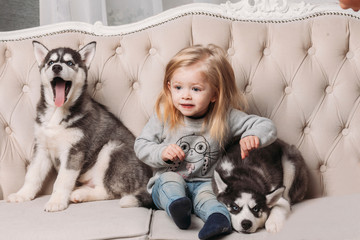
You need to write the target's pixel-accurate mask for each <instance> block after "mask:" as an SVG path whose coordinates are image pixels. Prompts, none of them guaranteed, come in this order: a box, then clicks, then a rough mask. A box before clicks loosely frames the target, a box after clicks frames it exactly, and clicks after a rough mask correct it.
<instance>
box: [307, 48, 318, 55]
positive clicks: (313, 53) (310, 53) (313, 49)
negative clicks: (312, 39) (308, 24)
mask: <svg viewBox="0 0 360 240" xmlns="http://www.w3.org/2000/svg"><path fill="white" fill-rule="evenodd" d="M315 53H316V50H315V48H314V47H310V48H309V49H308V54H309V55H315Z"/></svg>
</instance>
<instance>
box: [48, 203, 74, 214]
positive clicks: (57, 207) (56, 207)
mask: <svg viewBox="0 0 360 240" xmlns="http://www.w3.org/2000/svg"><path fill="white" fill-rule="evenodd" d="M68 205H69V204H68V203H67V202H50V201H49V202H47V203H46V204H45V209H44V210H45V211H46V212H58V211H62V210H65V209H66V208H67V207H68Z"/></svg>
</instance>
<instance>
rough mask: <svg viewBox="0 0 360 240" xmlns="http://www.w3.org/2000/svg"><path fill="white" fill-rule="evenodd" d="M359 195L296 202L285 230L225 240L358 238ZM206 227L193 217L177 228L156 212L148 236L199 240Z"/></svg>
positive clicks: (263, 230)
mask: <svg viewBox="0 0 360 240" xmlns="http://www.w3.org/2000/svg"><path fill="white" fill-rule="evenodd" d="M359 202H360V194H356V195H344V196H336V197H324V198H316V199H310V200H306V201H303V202H301V203H298V204H295V205H294V206H293V209H292V213H291V215H290V216H289V218H288V219H287V221H286V222H285V225H284V227H283V229H282V230H281V231H280V232H279V233H276V234H271V233H268V232H266V231H265V229H262V230H259V231H257V232H256V233H253V234H242V233H237V232H233V233H232V234H230V235H227V236H224V237H223V238H221V239H223V240H242V239H244V240H248V239H251V240H264V239H266V240H289V239H291V240H313V239H317V240H335V239H336V240H338V239H346V240H358V239H359V238H360V214H359V213H360V205H359ZM202 226H203V222H202V221H201V219H199V218H197V217H196V216H193V218H192V224H191V226H190V228H189V229H188V230H180V229H178V228H177V227H176V226H175V224H174V223H173V222H172V220H171V219H170V218H169V217H168V216H167V215H166V213H165V212H164V211H155V212H154V214H153V220H152V224H151V230H150V232H151V234H150V236H149V239H152V240H160V239H184V240H185V239H197V234H198V232H199V231H200V229H201V227H202Z"/></svg>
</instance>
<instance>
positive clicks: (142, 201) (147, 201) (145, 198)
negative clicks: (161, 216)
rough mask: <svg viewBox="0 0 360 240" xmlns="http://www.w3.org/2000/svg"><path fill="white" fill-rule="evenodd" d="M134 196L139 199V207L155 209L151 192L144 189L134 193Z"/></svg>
mask: <svg viewBox="0 0 360 240" xmlns="http://www.w3.org/2000/svg"><path fill="white" fill-rule="evenodd" d="M136 198H137V199H138V200H139V205H140V207H146V208H153V209H155V208H156V207H155V204H154V202H153V200H152V197H151V194H150V193H149V192H148V191H147V190H146V189H144V190H143V191H141V192H139V193H138V194H137V195H136Z"/></svg>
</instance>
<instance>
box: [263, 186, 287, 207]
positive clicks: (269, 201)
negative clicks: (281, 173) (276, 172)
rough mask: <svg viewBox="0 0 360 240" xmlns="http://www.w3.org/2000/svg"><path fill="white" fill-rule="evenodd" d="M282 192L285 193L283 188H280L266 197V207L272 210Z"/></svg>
mask: <svg viewBox="0 0 360 240" xmlns="http://www.w3.org/2000/svg"><path fill="white" fill-rule="evenodd" d="M284 191H285V187H280V188H278V189H276V190H275V191H273V192H271V193H269V194H268V195H266V205H267V206H268V207H269V208H272V207H273V206H274V205H275V204H276V203H277V201H278V200H279V199H280V198H281V197H282V195H283V193H284Z"/></svg>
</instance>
